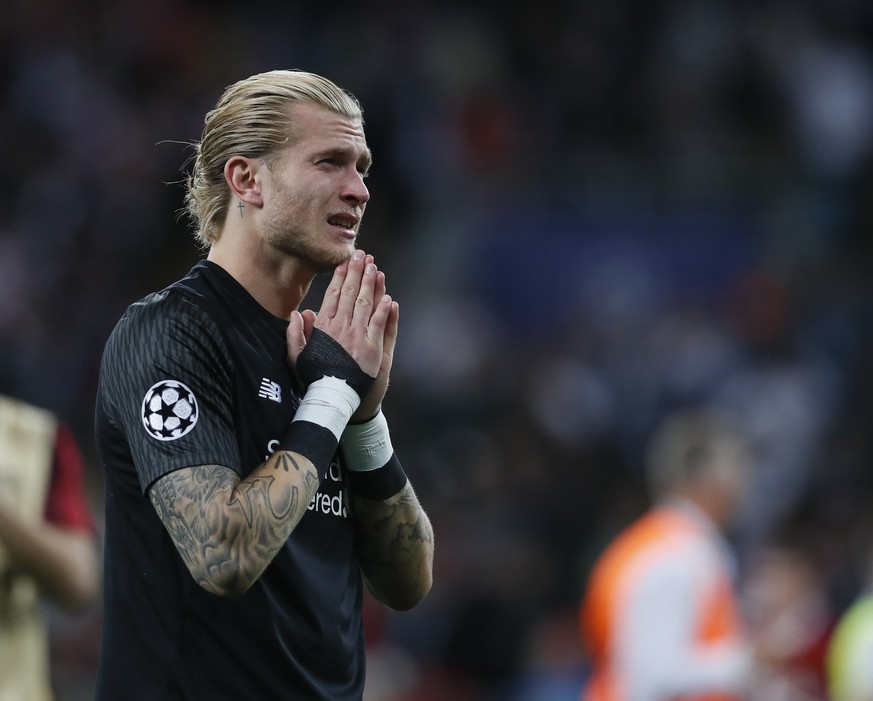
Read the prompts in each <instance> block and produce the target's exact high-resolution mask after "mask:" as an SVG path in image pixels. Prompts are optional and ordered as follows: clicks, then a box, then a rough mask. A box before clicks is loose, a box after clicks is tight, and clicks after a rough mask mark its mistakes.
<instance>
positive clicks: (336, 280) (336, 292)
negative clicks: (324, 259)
mask: <svg viewBox="0 0 873 701" xmlns="http://www.w3.org/2000/svg"><path fill="white" fill-rule="evenodd" d="M347 273H348V264H347V263H342V264H341V265H338V266H337V267H336V268H335V269H334V271H333V277H332V278H331V279H330V283H329V284H328V286H327V289H326V290H325V291H324V299H323V300H322V302H321V309H319V311H318V313H319V314H321V315H322V316H323V317H324V318H325V319H332V318H333V317H334V316H336V312H337V307H338V306H339V299H340V295H341V293H342V287H343V282H344V281H345V279H346V275H347Z"/></svg>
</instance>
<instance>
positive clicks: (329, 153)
mask: <svg viewBox="0 0 873 701" xmlns="http://www.w3.org/2000/svg"><path fill="white" fill-rule="evenodd" d="M351 153H352V149H348V148H342V147H332V148H326V149H323V150H321V151H318V152H317V153H316V154H315V158H325V157H333V158H341V159H348V157H349V156H350V155H351ZM355 162H356V163H357V164H358V165H359V166H361V167H363V169H364V171H367V170H369V169H370V166H371V165H372V164H373V153H372V151H370V149H369V148H368V149H367V150H366V151H363V152H362V153H361V155H360V156H358V158H357V159H355Z"/></svg>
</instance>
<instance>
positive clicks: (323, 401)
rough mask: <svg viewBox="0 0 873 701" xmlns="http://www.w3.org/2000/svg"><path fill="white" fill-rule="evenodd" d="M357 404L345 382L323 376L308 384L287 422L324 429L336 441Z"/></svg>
mask: <svg viewBox="0 0 873 701" xmlns="http://www.w3.org/2000/svg"><path fill="white" fill-rule="evenodd" d="M360 403H361V398H360V397H359V396H358V393H357V392H356V391H355V390H353V389H352V388H351V387H350V386H349V384H348V383H347V382H346V381H345V380H340V379H338V378H336V377H328V376H325V377H322V378H321V379H320V380H316V381H315V382H313V383H312V384H311V385H309V389H307V390H306V394H305V395H304V396H303V401H301V402H300V406H299V407H298V408H297V413H296V414H294V418H293V419H292V420H291V421H292V423H293V422H294V421H309V422H310V423H314V424H318V425H319V426H324V427H325V428H326V429H328V430H329V431H330V432H331V433H333V435H334V436H336V439H337V440H339V439H340V436H342V434H343V430H344V429H345V427H346V424H347V423H348V422H349V419H350V418H351V416H352V414H354V413H355V409H357V408H358V405H359V404H360Z"/></svg>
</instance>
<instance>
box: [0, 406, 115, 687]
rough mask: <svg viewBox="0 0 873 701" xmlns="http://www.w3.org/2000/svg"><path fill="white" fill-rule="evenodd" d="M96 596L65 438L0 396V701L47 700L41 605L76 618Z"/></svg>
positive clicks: (90, 544) (55, 425)
mask: <svg viewBox="0 0 873 701" xmlns="http://www.w3.org/2000/svg"><path fill="white" fill-rule="evenodd" d="M98 592H99V576H98V563H97V548H96V534H95V529H94V523H93V520H92V515H91V511H90V508H89V506H88V503H87V501H86V499H85V494H84V489H83V460H82V455H81V452H80V449H79V446H78V444H77V443H76V440H75V438H74V436H73V433H72V431H71V430H70V429H69V428H68V427H67V426H66V425H65V424H64V423H63V422H61V421H60V420H59V419H58V417H56V416H55V415H54V414H53V413H52V412H49V411H47V410H45V409H42V408H39V407H35V406H32V405H30V404H28V403H25V402H22V401H20V400H18V399H15V398H12V397H8V396H4V395H0V699H2V701H49V700H50V699H52V698H53V697H54V695H53V690H52V682H51V669H50V660H49V645H48V628H47V622H46V620H45V617H44V613H45V612H44V610H43V607H42V605H41V604H42V602H43V601H46V602H49V603H50V604H52V605H54V606H57V607H58V608H59V609H61V610H63V611H65V612H70V613H73V612H81V611H83V610H84V609H85V608H87V607H88V606H89V605H90V604H92V603H93V602H94V601H95V600H96V599H97V595H98Z"/></svg>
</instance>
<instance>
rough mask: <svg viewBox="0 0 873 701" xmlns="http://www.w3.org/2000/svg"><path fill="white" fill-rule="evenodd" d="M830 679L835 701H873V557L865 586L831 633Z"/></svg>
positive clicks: (829, 652) (828, 658)
mask: <svg viewBox="0 0 873 701" xmlns="http://www.w3.org/2000/svg"><path fill="white" fill-rule="evenodd" d="M827 680H828V692H829V693H830V698H831V700H832V701H873V558H870V562H869V565H868V572H867V578H866V582H865V584H864V588H863V589H862V591H861V592H860V593H859V594H858V596H857V597H856V598H855V600H854V601H852V603H851V604H850V605H849V607H848V608H847V609H846V610H845V611H844V612H843V614H842V616H840V618H839V620H838V622H837V625H836V628H835V629H834V632H833V635H832V636H831V639H830V643H829V645H828V649H827Z"/></svg>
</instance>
